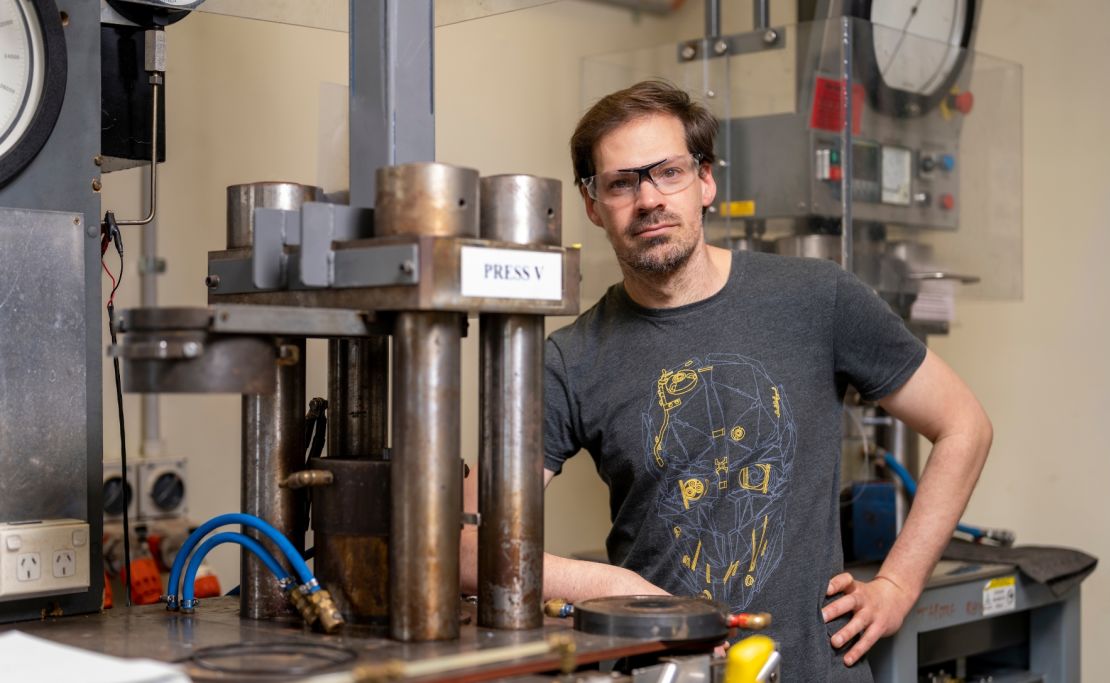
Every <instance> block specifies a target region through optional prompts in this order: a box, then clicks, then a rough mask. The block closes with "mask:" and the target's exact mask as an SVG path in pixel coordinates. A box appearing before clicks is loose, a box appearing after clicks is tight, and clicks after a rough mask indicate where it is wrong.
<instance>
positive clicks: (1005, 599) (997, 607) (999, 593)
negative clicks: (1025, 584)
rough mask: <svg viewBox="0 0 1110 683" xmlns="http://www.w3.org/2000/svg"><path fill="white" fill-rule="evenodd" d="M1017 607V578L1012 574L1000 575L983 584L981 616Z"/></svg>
mask: <svg viewBox="0 0 1110 683" xmlns="http://www.w3.org/2000/svg"><path fill="white" fill-rule="evenodd" d="M1015 608H1017V580H1016V577H1014V576H1000V577H998V578H997V579H991V580H990V581H988V582H987V583H986V585H984V586H983V616H990V615H991V614H998V613H1000V612H1011V611H1013V610H1014V609H1015Z"/></svg>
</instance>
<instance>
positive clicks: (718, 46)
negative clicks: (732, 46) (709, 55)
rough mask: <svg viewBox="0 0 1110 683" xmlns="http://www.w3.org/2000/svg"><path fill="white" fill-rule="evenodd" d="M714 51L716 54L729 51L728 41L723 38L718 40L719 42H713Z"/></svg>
mask: <svg viewBox="0 0 1110 683" xmlns="http://www.w3.org/2000/svg"><path fill="white" fill-rule="evenodd" d="M713 52H714V54H718V55H723V54H724V53H726V52H728V43H726V42H725V41H723V40H718V41H717V42H715V43H713Z"/></svg>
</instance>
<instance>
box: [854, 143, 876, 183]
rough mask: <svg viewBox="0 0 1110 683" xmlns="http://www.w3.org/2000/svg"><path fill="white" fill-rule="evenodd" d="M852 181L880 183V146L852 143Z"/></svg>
mask: <svg viewBox="0 0 1110 683" xmlns="http://www.w3.org/2000/svg"><path fill="white" fill-rule="evenodd" d="M852 179H853V180H870V181H871V182H875V183H877V182H879V146H878V145H873V144H870V143H866V142H854V143H852Z"/></svg>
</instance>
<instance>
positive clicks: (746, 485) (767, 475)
mask: <svg viewBox="0 0 1110 683" xmlns="http://www.w3.org/2000/svg"><path fill="white" fill-rule="evenodd" d="M755 466H756V467H758V468H759V470H760V471H761V472H763V479H762V481H760V482H759V483H758V484H754V485H753V484H752V482H751V475H750V471H751V467H750V466H745V467H743V468H741V469H740V488H742V489H744V490H745V491H759V492H760V493H767V487H768V485H769V484H770V483H771V466H770V465H768V464H765V463H756V465H755ZM687 509H689V508H687Z"/></svg>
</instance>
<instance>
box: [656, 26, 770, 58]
mask: <svg viewBox="0 0 1110 683" xmlns="http://www.w3.org/2000/svg"><path fill="white" fill-rule="evenodd" d="M785 48H786V29H785V28H784V27H781V26H780V27H777V28H768V29H764V30H762V31H753V32H750V33H738V34H736V35H733V36H720V37H718V38H698V39H696V40H687V41H683V42H681V43H679V44H678V61H680V62H692V61H694V60H696V59H715V58H717V57H727V56H729V55H744V54H749V53H752V52H764V51H766V50H782V49H785Z"/></svg>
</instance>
